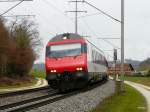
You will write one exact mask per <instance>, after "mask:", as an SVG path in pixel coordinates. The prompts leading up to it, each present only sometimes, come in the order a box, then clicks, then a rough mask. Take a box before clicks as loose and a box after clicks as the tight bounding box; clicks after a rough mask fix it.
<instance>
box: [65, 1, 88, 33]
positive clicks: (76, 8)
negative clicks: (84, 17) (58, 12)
mask: <svg viewBox="0 0 150 112" xmlns="http://www.w3.org/2000/svg"><path fill="white" fill-rule="evenodd" d="M69 2H73V3H75V11H67V12H74V13H75V33H76V34H77V33H78V13H79V12H80V13H81V12H85V13H87V11H79V10H78V3H79V2H80V3H83V1H78V0H75V1H69Z"/></svg>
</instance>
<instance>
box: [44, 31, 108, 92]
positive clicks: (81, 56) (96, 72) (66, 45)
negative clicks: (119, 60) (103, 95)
mask: <svg viewBox="0 0 150 112" xmlns="http://www.w3.org/2000/svg"><path fill="white" fill-rule="evenodd" d="M45 68H46V74H47V75H46V80H47V81H48V84H49V85H50V87H52V88H53V89H59V90H60V91H65V90H68V89H73V88H81V87H84V86H85V85H87V84H89V83H92V82H96V81H100V80H107V78H108V76H107V69H108V63H107V60H106V58H105V56H104V54H103V52H102V51H101V50H100V49H99V48H97V47H96V46H95V45H94V44H92V43H91V42H89V41H88V40H86V39H84V38H83V37H82V36H80V35H78V34H74V33H65V34H60V35H57V36H55V37H54V38H52V39H51V40H50V41H49V42H48V44H47V46H46V58H45Z"/></svg>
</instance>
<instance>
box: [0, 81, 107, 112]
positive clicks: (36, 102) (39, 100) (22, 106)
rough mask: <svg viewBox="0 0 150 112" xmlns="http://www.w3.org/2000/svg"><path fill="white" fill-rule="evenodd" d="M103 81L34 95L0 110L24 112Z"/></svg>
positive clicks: (87, 89) (82, 90)
mask: <svg viewBox="0 0 150 112" xmlns="http://www.w3.org/2000/svg"><path fill="white" fill-rule="evenodd" d="M104 83H105V81H103V82H101V83H97V84H94V85H93V84H92V85H91V86H89V87H87V88H84V89H81V90H76V91H72V92H69V93H66V94H59V93H58V92H56V91H55V92H53V93H51V94H49V95H44V96H41V97H36V98H32V99H28V100H24V101H20V102H16V103H12V104H8V105H3V106H0V110H1V111H2V112H25V111H29V110H32V109H34V108H37V107H41V106H44V105H47V104H50V103H53V102H56V101H59V100H62V99H65V98H67V97H70V96H73V95H76V94H79V93H82V92H86V91H89V90H91V89H93V88H96V87H98V86H100V85H102V84H104ZM1 111H0V112H1Z"/></svg>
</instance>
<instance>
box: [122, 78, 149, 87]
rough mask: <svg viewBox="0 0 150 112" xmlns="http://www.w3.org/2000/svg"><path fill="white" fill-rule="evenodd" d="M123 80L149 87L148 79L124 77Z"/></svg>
mask: <svg viewBox="0 0 150 112" xmlns="http://www.w3.org/2000/svg"><path fill="white" fill-rule="evenodd" d="M125 80H128V81H132V82H135V83H140V84H143V85H146V86H149V87H150V77H135V76H125Z"/></svg>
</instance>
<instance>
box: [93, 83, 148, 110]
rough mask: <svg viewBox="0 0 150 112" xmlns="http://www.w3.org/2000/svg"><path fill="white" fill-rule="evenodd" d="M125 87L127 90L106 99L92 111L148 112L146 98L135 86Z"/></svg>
mask: <svg viewBox="0 0 150 112" xmlns="http://www.w3.org/2000/svg"><path fill="white" fill-rule="evenodd" d="M125 88H126V92H124V93H120V94H115V95H113V96H111V97H109V98H107V99H105V100H104V101H103V102H102V103H100V104H99V105H98V106H97V107H96V108H95V109H93V110H92V111H91V112H147V106H146V101H145V98H144V97H143V96H142V95H141V94H140V93H139V92H138V91H137V90H135V89H134V88H132V87H130V86H128V85H125Z"/></svg>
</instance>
